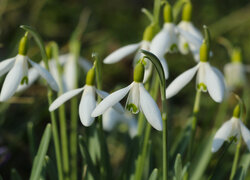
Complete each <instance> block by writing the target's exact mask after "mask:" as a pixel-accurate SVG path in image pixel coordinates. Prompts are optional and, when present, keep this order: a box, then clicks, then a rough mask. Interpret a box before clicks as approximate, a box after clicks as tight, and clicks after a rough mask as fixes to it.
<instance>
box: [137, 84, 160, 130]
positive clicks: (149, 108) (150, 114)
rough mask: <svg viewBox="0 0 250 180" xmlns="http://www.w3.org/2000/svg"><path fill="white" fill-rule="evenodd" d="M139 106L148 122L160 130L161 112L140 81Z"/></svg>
mask: <svg viewBox="0 0 250 180" xmlns="http://www.w3.org/2000/svg"><path fill="white" fill-rule="evenodd" d="M139 88H140V106H141V109H142V111H143V113H144V115H145V117H146V119H147V120H148V122H149V123H150V124H151V125H152V126H153V127H154V128H155V129H157V130H158V131H162V118H161V112H160V110H159V108H158V106H157V104H156V103H155V101H154V99H153V98H152V97H151V95H150V94H149V93H148V92H147V91H146V89H145V88H144V86H143V84H142V83H140V85H139Z"/></svg>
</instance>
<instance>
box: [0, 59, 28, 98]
mask: <svg viewBox="0 0 250 180" xmlns="http://www.w3.org/2000/svg"><path fill="white" fill-rule="evenodd" d="M26 58H27V57H26V56H21V55H19V56H17V58H16V61H15V64H14V66H13V68H12V69H11V70H10V72H9V73H8V74H7V76H6V78H5V80H4V83H3V87H2V90H1V95H0V101H6V100H8V99H9V98H10V97H11V96H13V94H14V93H15V92H16V90H17V87H18V85H19V84H20V83H21V80H22V78H23V75H24V72H23V67H25V66H26V64H27V60H26Z"/></svg>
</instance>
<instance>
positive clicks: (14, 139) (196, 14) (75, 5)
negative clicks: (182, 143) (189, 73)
mask: <svg viewBox="0 0 250 180" xmlns="http://www.w3.org/2000/svg"><path fill="white" fill-rule="evenodd" d="M174 2H175V1H170V3H171V4H173V3H174ZM192 3H193V18H192V19H193V22H194V24H195V26H196V27H197V28H199V29H200V30H202V25H204V24H205V25H207V26H208V27H209V28H210V31H211V35H212V51H213V57H212V59H211V64H212V65H214V66H217V67H218V68H219V69H220V70H221V71H222V70H223V65H224V64H225V63H228V62H229V60H230V57H229V55H228V52H227V50H226V48H225V47H223V46H222V45H220V44H219V43H218V38H219V37H221V36H223V37H225V38H227V39H228V40H229V41H230V42H231V43H232V44H233V45H234V46H239V47H241V48H242V50H243V63H246V64H250V33H249V30H250V2H249V0H237V1H235V0H193V1H192ZM143 7H144V8H147V9H149V10H150V11H152V8H153V0H151V1H149V0H88V1H79V0H0V60H4V59H7V58H9V57H12V56H15V54H17V48H18V41H19V40H20V37H21V36H22V35H23V34H24V31H23V30H22V29H20V28H19V26H20V25H21V24H25V25H31V26H33V27H35V28H36V29H37V30H38V32H39V33H40V34H41V36H42V37H43V39H44V41H45V42H49V41H56V42H57V43H58V44H59V46H60V48H61V52H62V53H66V52H68V42H69V39H70V36H71V33H72V32H73V31H74V29H75V27H76V26H77V24H78V21H79V17H80V15H81V13H85V14H87V13H88V12H89V13H90V17H89V20H88V22H87V24H86V30H85V32H84V35H83V38H82V39H81V41H82V49H81V55H82V56H83V57H86V58H87V59H89V60H92V58H91V54H92V52H97V53H99V55H100V57H101V58H104V57H106V56H107V55H108V54H110V53H111V52H112V51H114V50H115V49H118V48H119V47H121V46H123V45H126V44H131V43H136V42H139V41H141V39H142V34H143V30H144V28H145V27H146V26H147V25H148V24H149V21H148V19H147V18H146V16H145V15H144V14H143V13H141V8H143ZM86 16H87V15H86ZM179 20H180V17H179ZM178 22H179V21H178ZM38 54H39V51H38V48H37V47H36V45H35V43H34V42H33V40H32V41H31V43H30V51H29V55H30V56H31V57H33V58H34V60H36V61H39V60H40V57H39V55H38ZM132 58H133V57H132V56H129V57H128V58H125V59H124V60H123V61H122V62H120V63H118V64H114V65H104V77H103V78H104V83H103V84H104V89H105V90H106V91H110V90H113V89H114V88H115V87H116V86H117V85H120V86H125V85H126V84H128V83H129V82H131V80H132V72H133V71H132V68H131V66H132ZM167 61H168V64H169V69H170V70H169V71H170V78H169V79H168V81H167V83H170V82H171V81H172V80H173V79H174V78H175V77H176V76H177V75H179V74H180V73H181V72H183V71H184V70H186V69H188V68H190V67H192V66H193V65H194V64H195V62H194V61H193V59H192V56H191V55H188V56H183V55H180V54H179V53H175V54H170V55H167ZM3 79H4V77H1V82H3ZM248 82H249V81H248ZM83 83H84V77H83V78H82V80H81V81H80V85H83ZM194 86H195V82H194V81H192V83H191V84H189V85H188V86H187V88H184V89H183V90H182V91H181V93H179V94H178V95H177V96H176V97H174V98H172V99H170V101H169V117H170V121H171V126H172V127H173V128H171V133H172V137H175V135H176V134H177V130H179V129H182V128H183V127H184V125H185V122H186V120H187V119H188V117H189V116H190V115H191V112H192V106H193V101H194V96H195V94H194ZM202 96H203V97H202V104H201V112H200V114H199V118H200V121H199V123H198V135H200V136H199V137H198V139H197V140H200V139H202V138H203V137H205V136H206V134H209V130H210V129H211V127H212V126H213V124H214V123H215V122H214V119H215V118H214V117H215V115H216V112H217V111H218V108H219V104H216V103H215V102H213V101H212V100H211V98H210V97H209V96H208V95H207V94H203V95H202ZM235 103H236V101H235V102H231V105H230V106H229V108H228V110H227V111H228V113H227V115H226V118H223V119H221V121H222V122H223V121H225V120H227V119H228V118H229V117H230V116H231V112H232V109H233V106H234V105H235ZM41 107H43V108H41ZM48 117H49V114H48V110H47V98H46V88H45V87H44V86H41V85H38V84H35V86H33V87H32V88H30V89H29V90H28V91H26V92H24V93H23V94H22V95H21V97H17V98H16V99H12V102H10V103H1V104H0V147H6V148H7V152H5V153H6V154H7V155H6V157H7V161H6V160H5V159H0V174H1V175H2V176H3V177H5V178H6V179H8V177H9V174H10V169H11V168H13V167H14V168H16V169H17V170H18V171H19V173H20V174H21V175H22V176H23V177H28V176H29V171H30V168H31V162H30V152H29V149H28V141H27V133H26V126H27V122H29V121H33V122H34V123H35V130H36V134H37V136H36V137H35V138H36V139H37V143H38V142H39V139H40V135H41V133H42V131H43V129H44V127H45V123H46V122H49V119H48ZM248 119H249V118H248ZM248 122H249V121H248ZM248 124H250V123H248ZM42 127H43V128H42ZM248 127H249V126H248ZM153 132H154V133H156V132H155V131H153ZM116 135H117V134H116ZM127 136H128V135H121V134H119V133H118V136H117V137H116V136H114V137H109V138H111V139H108V140H110V142H111V143H110V145H109V147H110V149H111V151H114V152H115V154H117V155H116V157H112V158H113V159H112V160H113V161H112V163H113V166H117V167H118V166H121V164H122V162H123V161H124V159H123V158H124V157H123V156H124V148H126V147H124V144H123V143H122V142H119V141H118V139H119V138H121V137H122V138H123V140H124V139H126V138H128V137H127ZM156 136H160V134H159V133H158V132H157V133H156ZM112 139H115V140H112ZM171 143H173V142H171ZM125 145H126V144H125ZM114 147H116V148H114ZM245 149H246V148H245ZM153 151H154V150H153ZM156 153H157V152H156ZM119 155H120V156H121V157H120V158H119ZM216 157H217V156H216V155H215V157H214V159H216ZM226 160H227V162H228V163H227V164H224V165H225V169H227V170H228V172H229V170H230V167H231V162H232V161H233V151H232V153H231V156H229V157H228V158H227V159H226ZM3 162H4V163H3ZM211 163H212V165H213V161H211ZM117 171H118V172H119V170H117ZM207 171H208V172H207V173H209V172H210V170H207Z"/></svg>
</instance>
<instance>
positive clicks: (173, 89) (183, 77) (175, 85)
mask: <svg viewBox="0 0 250 180" xmlns="http://www.w3.org/2000/svg"><path fill="white" fill-rule="evenodd" d="M199 65H200V64H197V65H196V66H195V67H193V68H191V69H189V70H187V71H185V72H184V73H182V74H180V75H179V76H178V77H177V78H176V79H175V80H174V81H173V82H172V83H171V84H170V85H169V86H168V87H167V89H166V98H167V99H168V98H171V97H172V96H174V95H176V94H177V93H178V92H179V91H180V90H181V89H182V88H183V87H184V86H186V85H187V83H188V82H189V81H191V79H192V78H193V77H194V75H195V73H196V71H197V70H198V68H199Z"/></svg>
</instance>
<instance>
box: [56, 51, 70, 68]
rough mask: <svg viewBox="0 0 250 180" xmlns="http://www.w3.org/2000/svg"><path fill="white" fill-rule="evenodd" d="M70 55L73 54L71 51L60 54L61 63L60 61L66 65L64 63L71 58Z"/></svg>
mask: <svg viewBox="0 0 250 180" xmlns="http://www.w3.org/2000/svg"><path fill="white" fill-rule="evenodd" d="M70 56H72V55H71V54H70V53H68V54H63V55H60V56H59V63H60V64H61V65H64V64H65V63H66V62H67V61H68V59H69V57H70Z"/></svg>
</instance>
